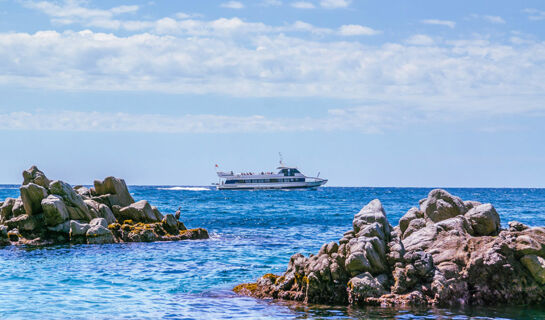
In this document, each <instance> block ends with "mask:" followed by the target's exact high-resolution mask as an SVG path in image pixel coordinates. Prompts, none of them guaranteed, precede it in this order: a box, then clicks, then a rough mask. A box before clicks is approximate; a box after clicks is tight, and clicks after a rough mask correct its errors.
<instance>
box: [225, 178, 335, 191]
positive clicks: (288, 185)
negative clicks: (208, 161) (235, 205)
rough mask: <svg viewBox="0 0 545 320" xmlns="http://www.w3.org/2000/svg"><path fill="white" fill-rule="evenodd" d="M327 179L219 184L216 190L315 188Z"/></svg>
mask: <svg viewBox="0 0 545 320" xmlns="http://www.w3.org/2000/svg"><path fill="white" fill-rule="evenodd" d="M326 182H327V180H324V181H313V182H302V183H282V184H280V183H279V184H246V183H245V184H232V185H227V184H220V185H218V186H217V189H218V190H287V189H289V190H292V189H317V188H318V187H319V186H321V185H324V184H325V183H326Z"/></svg>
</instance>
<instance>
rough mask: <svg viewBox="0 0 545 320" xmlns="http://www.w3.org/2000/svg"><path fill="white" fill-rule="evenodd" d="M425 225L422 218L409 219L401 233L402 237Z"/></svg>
mask: <svg viewBox="0 0 545 320" xmlns="http://www.w3.org/2000/svg"><path fill="white" fill-rule="evenodd" d="M425 226H426V220H425V219H423V218H417V219H412V220H410V221H409V224H408V225H407V229H405V232H404V233H403V238H407V237H408V236H410V235H411V234H413V233H414V232H416V231H418V230H420V229H422V228H424V227H425Z"/></svg>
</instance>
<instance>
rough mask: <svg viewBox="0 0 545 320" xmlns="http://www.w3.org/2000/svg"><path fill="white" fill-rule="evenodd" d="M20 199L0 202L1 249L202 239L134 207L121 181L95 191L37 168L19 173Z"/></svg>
mask: <svg viewBox="0 0 545 320" xmlns="http://www.w3.org/2000/svg"><path fill="white" fill-rule="evenodd" d="M23 179H24V180H23V185H22V186H21V187H20V192H21V196H20V197H19V198H17V199H13V198H7V199H6V200H4V201H3V202H0V246H5V245H10V244H24V245H48V244H58V243H89V244H97V243H115V242H135V241H147V242H149V241H172V240H187V239H207V238H208V232H207V231H206V230H205V229H201V228H199V229H192V230H187V229H186V227H185V226H184V224H183V223H182V222H180V221H178V220H177V219H176V218H175V217H174V215H172V214H167V215H164V216H163V215H162V214H161V213H160V212H159V210H158V209H157V208H156V207H153V206H151V205H150V204H149V203H148V202H147V201H146V200H141V201H138V202H135V201H134V199H133V198H132V196H131V194H130V193H129V190H128V189H127V185H126V184H125V181H124V180H123V179H118V178H114V177H107V178H106V179H104V181H98V180H97V181H95V182H94V188H90V189H88V188H86V187H83V186H76V187H74V188H72V187H71V186H70V185H69V184H68V183H66V182H63V181H60V180H54V181H51V180H49V179H48V178H47V177H46V176H45V174H44V173H43V172H42V171H40V170H39V169H38V168H37V167H35V166H33V167H31V168H30V169H28V170H26V171H24V172H23Z"/></svg>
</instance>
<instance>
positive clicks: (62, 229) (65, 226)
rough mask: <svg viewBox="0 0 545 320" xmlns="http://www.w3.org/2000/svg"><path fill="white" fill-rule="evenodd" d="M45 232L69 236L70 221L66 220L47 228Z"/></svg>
mask: <svg viewBox="0 0 545 320" xmlns="http://www.w3.org/2000/svg"><path fill="white" fill-rule="evenodd" d="M44 215H45V213H44ZM47 230H49V231H51V232H57V233H64V234H70V221H68V220H67V221H64V222H63V223H60V224H58V225H55V226H50V227H47Z"/></svg>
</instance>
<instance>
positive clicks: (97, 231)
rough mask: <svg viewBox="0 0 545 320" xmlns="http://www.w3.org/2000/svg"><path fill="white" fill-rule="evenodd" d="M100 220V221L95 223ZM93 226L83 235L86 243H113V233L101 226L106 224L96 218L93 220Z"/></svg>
mask: <svg viewBox="0 0 545 320" xmlns="http://www.w3.org/2000/svg"><path fill="white" fill-rule="evenodd" d="M96 220H101V221H96ZM93 221H95V223H96V224H95V225H92V226H91V227H90V228H89V230H87V233H86V234H85V235H86V237H87V243H88V244H105V243H114V242H115V240H114V235H113V233H112V232H111V231H110V230H108V228H107V227H104V226H103V223H105V222H106V220H104V219H103V218H97V219H94V220H93Z"/></svg>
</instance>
